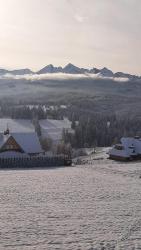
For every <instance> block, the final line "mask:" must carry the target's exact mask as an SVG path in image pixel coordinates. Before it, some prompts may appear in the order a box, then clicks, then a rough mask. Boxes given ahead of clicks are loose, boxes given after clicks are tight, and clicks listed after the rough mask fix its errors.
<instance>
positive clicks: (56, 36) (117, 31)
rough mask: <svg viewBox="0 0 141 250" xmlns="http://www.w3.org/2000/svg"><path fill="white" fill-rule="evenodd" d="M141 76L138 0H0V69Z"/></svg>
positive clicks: (140, 27)
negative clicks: (74, 68) (68, 68)
mask: <svg viewBox="0 0 141 250" xmlns="http://www.w3.org/2000/svg"><path fill="white" fill-rule="evenodd" d="M68 62H71V63H73V64H76V65H78V66H82V67H99V68H102V67H104V66H106V67H109V68H111V69H112V70H113V71H117V70H118V71H126V72H130V73H135V74H141V0H0V67H6V68H15V67H17V68H22V67H29V68H31V69H33V70H36V69H40V68H42V67H43V66H45V65H47V64H50V63H52V64H54V65H56V66H59V65H62V66H64V65H65V64H67V63H68Z"/></svg>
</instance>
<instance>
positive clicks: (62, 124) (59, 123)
mask: <svg viewBox="0 0 141 250" xmlns="http://www.w3.org/2000/svg"><path fill="white" fill-rule="evenodd" d="M39 122H40V126H41V127H42V128H45V129H49V128H53V127H54V128H58V129H63V128H65V129H71V122H70V121H69V120H68V119H64V120H53V119H46V120H40V121H39Z"/></svg>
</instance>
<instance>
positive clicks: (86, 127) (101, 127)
mask: <svg viewBox="0 0 141 250" xmlns="http://www.w3.org/2000/svg"><path fill="white" fill-rule="evenodd" d="M0 105H1V108H0V117H1V118H2V117H10V118H13V119H31V120H39V119H46V118H48V119H60V120H61V119H63V118H64V117H67V118H68V119H69V120H70V121H71V122H72V129H73V130H74V133H72V134H68V133H67V132H65V131H63V140H64V142H65V143H70V144H71V146H72V147H73V148H82V147H96V146H99V147H104V146H111V145H112V144H114V143H117V142H119V140H120V138H121V137H122V136H136V135H138V136H141V129H140V128H141V119H140V116H135V115H133V114H132V115H131V114H130V115H129V114H126V115H122V116H119V115H118V114H116V112H112V113H109V114H108V112H105V113H101V112H95V111H94V110H93V109H92V105H93V103H92V102H91V101H88V100H87V101H85V102H81V105H80V102H75V103H74V102H73V103H71V104H70V105H68V106H66V108H61V106H60V104H58V106H57V105H56V106H50V104H48V105H24V104H22V105H12V104H11V105H9V104H5V103H1V104H0ZM53 107H54V108H53ZM38 129H39V128H38Z"/></svg>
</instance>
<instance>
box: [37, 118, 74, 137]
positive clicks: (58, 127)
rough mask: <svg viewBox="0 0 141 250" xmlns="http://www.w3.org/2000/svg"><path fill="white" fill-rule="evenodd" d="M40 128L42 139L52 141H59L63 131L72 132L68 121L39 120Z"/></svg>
mask: <svg viewBox="0 0 141 250" xmlns="http://www.w3.org/2000/svg"><path fill="white" fill-rule="evenodd" d="M39 123H40V127H41V133H42V137H44V138H47V137H50V138H51V139H52V140H53V141H60V140H61V139H62V132H63V129H66V130H68V131H69V132H70V131H72V129H71V122H70V121H69V120H68V119H64V120H52V119H46V120H40V121H39Z"/></svg>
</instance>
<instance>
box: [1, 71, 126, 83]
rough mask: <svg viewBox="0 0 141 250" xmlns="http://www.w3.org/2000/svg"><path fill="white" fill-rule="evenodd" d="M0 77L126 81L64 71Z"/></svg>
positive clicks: (36, 79)
mask: <svg viewBox="0 0 141 250" xmlns="http://www.w3.org/2000/svg"><path fill="white" fill-rule="evenodd" d="M0 79H15V80H27V81H40V80H58V81H61V80H79V79H93V80H95V79H99V80H100V79H103V80H108V79H109V80H113V81H116V82H127V81H129V79H128V78H116V77H104V76H102V75H100V74H89V73H86V74H65V73H53V74H49V73H48V74H40V75H39V74H29V75H13V74H5V75H2V76H0Z"/></svg>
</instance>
